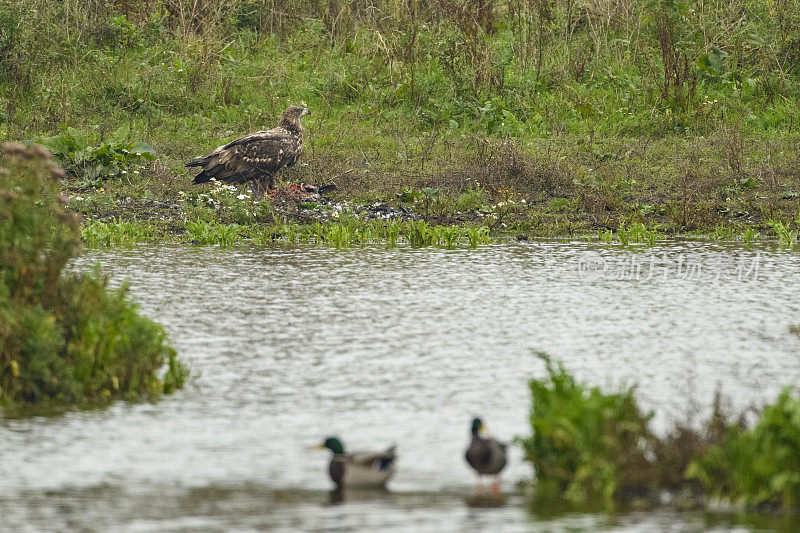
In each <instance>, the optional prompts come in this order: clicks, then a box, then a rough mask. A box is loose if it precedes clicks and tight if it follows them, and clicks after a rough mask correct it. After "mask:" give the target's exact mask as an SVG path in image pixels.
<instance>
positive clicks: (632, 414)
mask: <svg viewBox="0 0 800 533" xmlns="http://www.w3.org/2000/svg"><path fill="white" fill-rule="evenodd" d="M539 357H540V358H541V359H542V360H543V361H544V362H545V367H546V369H547V375H546V376H545V378H543V379H532V380H530V381H529V382H528V386H529V388H530V391H531V413H530V422H531V429H532V430H533V434H532V435H531V436H530V437H527V438H525V439H522V440H521V443H522V446H523V449H524V451H525V459H526V460H528V461H530V462H531V463H532V464H533V467H534V469H535V471H536V487H537V491H540V492H541V493H543V494H555V495H558V496H563V497H565V498H566V499H568V500H571V501H574V502H586V501H603V502H605V503H611V502H613V501H614V500H615V499H616V498H619V497H620V496H621V495H627V496H632V495H641V494H646V493H647V492H649V491H650V490H652V489H653V488H654V487H653V479H654V476H653V474H654V464H653V463H652V462H651V461H650V460H648V455H652V448H653V445H654V442H655V437H654V436H653V435H652V434H651V432H650V430H649V428H648V422H649V420H650V418H651V416H652V415H650V414H644V413H642V412H641V410H640V409H639V407H638V405H637V404H636V400H635V398H634V396H633V389H627V390H624V391H621V392H617V393H611V394H608V393H604V392H602V391H601V390H600V389H599V388H597V387H587V386H586V385H583V384H581V383H578V382H577V381H576V380H575V378H574V377H572V376H571V375H570V374H569V373H568V372H567V371H566V370H564V368H563V366H562V365H561V364H555V363H553V361H551V360H550V358H549V357H548V356H547V355H545V354H539Z"/></svg>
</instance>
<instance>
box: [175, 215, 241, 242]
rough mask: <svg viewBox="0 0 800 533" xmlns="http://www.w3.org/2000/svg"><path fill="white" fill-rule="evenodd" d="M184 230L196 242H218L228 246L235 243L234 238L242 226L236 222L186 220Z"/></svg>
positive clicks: (237, 235)
mask: <svg viewBox="0 0 800 533" xmlns="http://www.w3.org/2000/svg"><path fill="white" fill-rule="evenodd" d="M186 230H187V231H188V232H189V234H190V235H191V237H192V240H193V241H194V242H195V243H197V244H200V245H210V244H212V245H213V244H218V245H220V246H223V247H230V246H233V245H234V244H235V243H236V239H237V238H238V237H239V235H240V233H241V232H242V227H241V226H239V225H238V224H218V223H216V222H206V221H204V220H197V221H188V222H186Z"/></svg>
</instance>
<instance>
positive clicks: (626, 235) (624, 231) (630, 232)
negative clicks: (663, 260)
mask: <svg viewBox="0 0 800 533" xmlns="http://www.w3.org/2000/svg"><path fill="white" fill-rule="evenodd" d="M617 237H618V238H619V242H621V243H622V244H631V243H646V244H647V245H648V246H651V247H652V246H655V244H656V239H657V238H658V232H657V231H656V230H651V229H648V228H647V226H645V225H644V224H642V223H641V222H640V223H637V224H633V225H632V226H628V227H625V226H620V228H619V230H618V231H617Z"/></svg>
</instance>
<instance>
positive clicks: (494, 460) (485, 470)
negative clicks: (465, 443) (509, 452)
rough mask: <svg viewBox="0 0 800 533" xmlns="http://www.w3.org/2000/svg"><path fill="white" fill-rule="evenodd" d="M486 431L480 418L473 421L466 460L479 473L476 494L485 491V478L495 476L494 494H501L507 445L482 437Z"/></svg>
mask: <svg viewBox="0 0 800 533" xmlns="http://www.w3.org/2000/svg"><path fill="white" fill-rule="evenodd" d="M483 430H484V426H483V422H482V421H481V419H480V418H475V419H473V420H472V430H471V431H472V441H471V442H470V443H469V447H468V448H467V453H466V454H465V455H466V459H467V463H469V466H471V467H472V468H473V469H474V470H475V471H476V472H477V473H478V484H477V485H476V487H475V490H476V492H480V491H482V490H483V483H482V481H483V476H495V481H494V483H493V484H492V492H494V493H495V494H500V475H499V474H500V471H501V470H503V468H505V466H506V445H505V444H503V443H501V442H497V441H496V440H494V439H493V438H491V437H488V438H484V437H481V435H480V434H481V432H482V431H483Z"/></svg>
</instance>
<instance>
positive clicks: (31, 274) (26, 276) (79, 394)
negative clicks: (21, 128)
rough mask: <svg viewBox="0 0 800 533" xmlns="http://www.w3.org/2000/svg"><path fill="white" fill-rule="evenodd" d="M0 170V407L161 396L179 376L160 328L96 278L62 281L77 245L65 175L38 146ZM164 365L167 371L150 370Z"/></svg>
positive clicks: (9, 155) (12, 154) (9, 154)
mask: <svg viewBox="0 0 800 533" xmlns="http://www.w3.org/2000/svg"><path fill="white" fill-rule="evenodd" d="M3 148H4V152H5V154H4V159H3V160H2V166H0V403H2V404H5V405H10V404H32V403H57V404H71V403H78V404H92V403H103V402H106V401H108V400H110V399H113V398H118V397H119V398H127V399H136V398H139V397H140V396H151V397H152V396H155V395H157V394H159V393H162V392H165V393H169V392H171V391H172V390H174V389H176V388H178V387H180V386H182V385H183V383H184V381H185V379H186V377H187V370H186V368H185V367H184V366H183V365H182V364H181V363H180V362H178V360H177V358H176V354H175V351H174V350H173V349H172V348H171V347H170V346H169V345H168V343H167V339H166V334H165V332H164V330H163V328H162V327H161V326H160V325H158V324H156V323H154V322H152V321H151V320H149V319H147V318H145V317H143V316H141V315H139V313H138V311H137V307H136V305H135V304H133V303H132V302H131V301H130V300H129V299H128V298H127V297H126V289H125V287H123V288H121V289H118V290H109V289H108V288H107V283H106V279H105V278H103V277H102V276H101V275H100V274H99V272H97V271H94V272H90V273H83V274H71V275H70V274H65V273H64V272H63V270H64V268H65V266H66V264H67V262H68V261H69V259H70V258H71V257H73V255H74V254H75V253H76V252H77V250H78V247H79V244H80V226H79V223H78V218H77V216H76V215H75V214H74V213H72V212H70V211H68V210H66V209H65V208H64V207H63V206H62V205H60V202H59V199H60V196H59V193H58V186H59V181H60V179H62V178H63V177H64V173H63V171H62V170H61V169H59V168H58V167H57V166H56V165H55V164H53V163H52V162H51V161H49V157H50V154H49V153H47V152H46V151H45V150H43V149H42V148H41V147H38V146H31V147H29V148H26V147H24V146H23V145H19V144H12V143H6V144H5V145H4V146H3ZM165 365H166V372H165V374H164V375H163V377H161V378H160V377H159V375H158V374H159V372H160V371H161V370H162V367H164V366H165Z"/></svg>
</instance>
